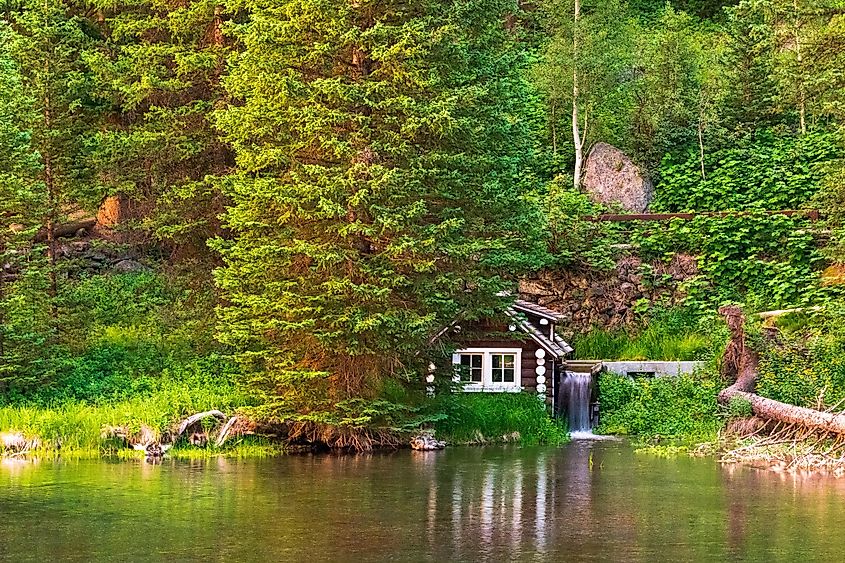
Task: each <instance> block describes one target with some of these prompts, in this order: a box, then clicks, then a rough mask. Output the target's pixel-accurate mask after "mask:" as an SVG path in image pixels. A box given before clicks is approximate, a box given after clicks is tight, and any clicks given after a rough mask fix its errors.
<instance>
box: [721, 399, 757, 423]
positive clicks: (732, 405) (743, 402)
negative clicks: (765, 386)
mask: <svg viewBox="0 0 845 563" xmlns="http://www.w3.org/2000/svg"><path fill="white" fill-rule="evenodd" d="M727 414H728V417H729V418H748V417H749V416H752V415H753V414H754V411H753V409H752V406H751V401H749V400H748V399H746V398H744V397H731V400H730V401H729V402H728V406H727Z"/></svg>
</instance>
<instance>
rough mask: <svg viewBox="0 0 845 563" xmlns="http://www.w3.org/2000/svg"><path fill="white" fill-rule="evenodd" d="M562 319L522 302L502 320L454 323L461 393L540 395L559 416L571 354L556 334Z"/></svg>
mask: <svg viewBox="0 0 845 563" xmlns="http://www.w3.org/2000/svg"><path fill="white" fill-rule="evenodd" d="M562 320H563V317H562V315H561V314H560V313H557V312H555V311H552V310H551V309H547V308H545V307H541V306H539V305H536V304H534V303H531V302H528V301H523V300H520V299H518V300H516V301H515V302H514V303H513V304H512V305H511V306H510V307H509V308H508V309H507V310H505V312H504V314H503V315H502V316H501V317H500V318H488V319H483V320H480V321H474V322H471V323H470V322H466V323H458V322H456V323H454V324H453V325H452V326H451V327H450V328H449V330H450V331H451V332H452V333H453V334H452V335H451V339H452V340H453V341H454V342H456V343H457V344H458V349H457V350H455V352H454V353H453V354H452V364H453V365H454V366H455V368H456V370H455V371H456V374H457V375H456V378H458V379H460V380H461V381H462V383H463V390H464V391H465V392H490V393H516V392H520V391H525V392H530V393H537V394H538V395H539V396H540V397H541V398H543V399H544V400H545V402H546V404H547V405H548V406H549V407H550V408H551V409H552V411H553V412H555V413H557V412H560V406H561V405H560V402H559V397H557V389H558V387H559V382H560V378H561V377H562V376H563V375H564V361H565V358H566V356H567V355H569V354H570V353H571V352H572V347H571V346H570V345H569V344H567V343H566V342H565V341H564V340H563V339H562V338H561V337H560V336H559V335H558V334H557V332H556V327H557V325H558V324H559V323H560V322H561V321H562Z"/></svg>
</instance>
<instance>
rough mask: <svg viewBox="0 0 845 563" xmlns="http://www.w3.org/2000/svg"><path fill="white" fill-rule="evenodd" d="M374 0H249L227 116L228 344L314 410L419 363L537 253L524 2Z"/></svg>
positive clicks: (496, 302)
mask: <svg viewBox="0 0 845 563" xmlns="http://www.w3.org/2000/svg"><path fill="white" fill-rule="evenodd" d="M367 6H368V7H367V9H366V10H364V9H359V8H358V7H356V6H353V5H351V4H344V3H335V4H332V3H326V2H320V1H306V2H299V1H297V2H293V1H291V2H281V3H277V4H274V5H272V6H271V5H268V4H266V3H265V2H245V3H244V7H245V9H248V10H249V11H250V13H251V17H250V19H249V20H248V21H247V22H245V23H244V24H242V25H238V26H236V27H234V33H235V36H236V37H237V39H238V40H239V41H241V42H243V44H244V47H245V48H244V50H243V52H242V53H240V54H239V55H238V56H237V57H236V58H235V60H234V64H233V67H232V69H231V72H230V73H229V75H228V76H227V77H226V79H225V85H226V89H227V92H228V94H229V95H230V96H231V97H232V98H233V99H235V100H237V102H236V103H234V104H232V105H230V106H229V107H227V108H226V109H225V110H224V111H221V112H220V113H218V114H217V126H218V127H219V128H220V130H221V131H222V132H223V133H224V135H225V138H226V140H227V141H228V142H230V143H231V144H232V146H233V147H234V148H235V150H236V153H237V163H238V173H237V174H235V175H233V176H230V177H229V178H228V179H227V180H226V181H225V182H224V184H223V190H224V192H225V194H226V195H227V197H229V198H230V200H231V206H230V207H229V208H228V209H227V211H226V214H225V222H226V226H227V228H228V229H229V230H230V233H231V235H232V236H231V238H227V239H222V238H221V239H218V240H217V241H216V243H215V246H216V248H217V249H218V250H219V251H220V252H221V254H222V256H223V259H224V261H225V266H224V267H223V268H221V269H219V270H218V271H217V278H216V279H217V283H218V285H219V287H220V288H221V290H222V293H223V296H224V298H225V302H224V305H222V306H221V307H220V308H219V310H218V314H219V325H218V326H219V338H220V339H221V340H222V341H223V342H225V343H227V344H230V345H232V346H234V347H236V348H238V349H239V350H240V351H241V352H243V354H242V355H241V358H242V360H243V361H244V362H245V365H248V367H249V369H251V370H255V372H256V373H257V374H258V376H259V379H261V380H262V381H263V382H264V383H263V385H264V387H265V388H268V389H270V390H271V391H272V393H273V394H275V395H276V396H277V397H279V398H280V399H284V400H285V401H294V403H293V404H294V405H295V408H296V410H297V411H299V412H302V413H306V412H308V413H310V412H311V411H312V410H313V409H314V408H315V407H316V406H319V408H321V409H322V408H323V406H324V405H330V406H331V405H333V404H336V403H342V402H343V401H345V400H348V399H353V398H358V397H364V398H367V399H371V398H373V397H374V396H375V395H376V393H377V390H378V389H379V387H380V385H381V382H382V380H383V379H385V378H391V377H401V376H403V375H405V372H406V371H418V370H419V368H424V367H425V364H424V362H423V361H422V359H419V360H415V358H419V356H418V355H417V354H416V353H417V352H418V351H419V350H420V349H421V348H424V347H425V343H426V342H427V341H428V339H429V338H430V337H431V336H432V335H433V334H436V333H437V332H438V331H439V330H440V329H441V328H442V327H443V326H445V325H446V324H448V323H450V322H452V321H453V320H454V319H455V318H456V316H457V315H458V313H459V312H460V313H462V314H464V315H465V316H467V317H470V318H472V317H477V316H479V315H480V314H482V313H484V312H488V311H490V310H492V309H494V308H498V307H501V306H502V305H503V304H504V303H503V301H504V300H503V299H502V297H501V296H500V293H501V292H502V291H503V290H509V289H512V288H513V276H514V274H516V273H517V272H519V271H521V270H523V269H524V268H526V267H528V266H530V265H538V264H539V261H537V260H535V259H534V257H535V256H536V255H537V252H536V251H537V250H539V248H538V245H537V242H539V240H540V238H539V237H540V232H539V227H541V222H540V221H539V215H538V214H537V213H536V210H535V209H534V208H532V207H531V206H530V205H529V203H528V201H527V199H526V198H525V197H524V194H527V193H528V189H529V188H530V187H531V185H530V179H529V181H526V180H525V177H524V174H523V173H524V171H525V170H526V169H528V168H527V167H528V165H529V162H530V161H529V157H530V153H531V151H530V131H529V130H528V124H527V120H526V119H524V117H523V115H522V109H521V105H522V103H523V102H524V101H525V100H526V99H527V86H526V85H525V83H524V81H523V79H522V77H521V74H520V73H521V69H522V68H524V66H525V60H524V59H525V55H524V53H523V52H522V51H521V50H520V49H519V48H518V45H517V44H516V43H515V42H514V41H513V39H514V38H513V37H512V36H511V35H510V34H508V32H507V30H506V29H505V28H504V27H503V25H502V19H503V17H504V15H505V14H506V13H507V12H508V10H510V9H512V8H514V7H515V5H514V4H513V3H511V2H508V1H504V0H471V1H469V2H462V3H457V4H455V3H452V2H439V1H426V2H418V3H414V4H413V5H409V4H407V3H406V2H380V3H372V4H368V5H367ZM311 384H313V385H314V388H313V389H308V388H306V386H307V385H311ZM309 394H310V395H314V396H315V399H316V400H317V401H318V403H317V405H315V404H314V403H309V402H299V403H296V401H305V397H306V395H309Z"/></svg>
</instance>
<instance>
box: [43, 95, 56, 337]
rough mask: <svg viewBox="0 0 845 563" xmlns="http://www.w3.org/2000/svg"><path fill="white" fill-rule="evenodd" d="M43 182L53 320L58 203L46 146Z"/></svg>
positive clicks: (47, 110)
mask: <svg viewBox="0 0 845 563" xmlns="http://www.w3.org/2000/svg"><path fill="white" fill-rule="evenodd" d="M49 102H50V100H49V97H45V100H44V103H45V105H44V127H45V129H46V130H47V131H49V130H50V126H51V119H50V106H49ZM44 183H45V184H46V185H47V204H48V206H49V208H48V210H47V218H46V219H47V220H46V224H45V225H44V230H45V231H46V237H47V261H48V262H49V266H48V275H49V278H50V286H49V290H48V295H49V296H50V316H51V317H52V318H53V320H54V321H55V320H57V319H58V317H59V310H58V306H57V304H56V298H57V296H58V294H59V284H58V274H57V272H56V264H57V262H58V259H57V255H58V244H57V241H56V208H57V205H58V204H57V201H56V199H57V198H56V179H55V177H54V174H53V159H52V156H51V154H50V148H49V147H47V150H46V151H45V153H44Z"/></svg>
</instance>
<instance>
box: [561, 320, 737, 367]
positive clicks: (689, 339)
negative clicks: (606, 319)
mask: <svg viewBox="0 0 845 563" xmlns="http://www.w3.org/2000/svg"><path fill="white" fill-rule="evenodd" d="M726 340H727V332H726V330H725V329H724V327H723V325H722V324H720V323H719V322H718V321H717V320H715V319H710V318H703V319H698V318H692V317H690V316H689V315H688V314H686V313H685V312H683V311H667V312H664V313H663V314H661V315H658V316H656V317H655V318H653V319H651V320H650V321H648V322H647V324H645V326H642V327H639V328H633V329H628V330H625V329H617V330H602V329H598V328H597V329H593V330H591V331H590V332H588V333H586V334H583V335H581V336H578V337H577V338H575V340H574V343H573V347H574V348H575V354H576V357H577V358H578V359H591V360H592V359H596V360H669V361H687V360H709V359H711V358H713V357H715V356H716V355H718V354H719V353H720V352H721V350H722V349H723V348H724V345H725V342H726Z"/></svg>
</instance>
